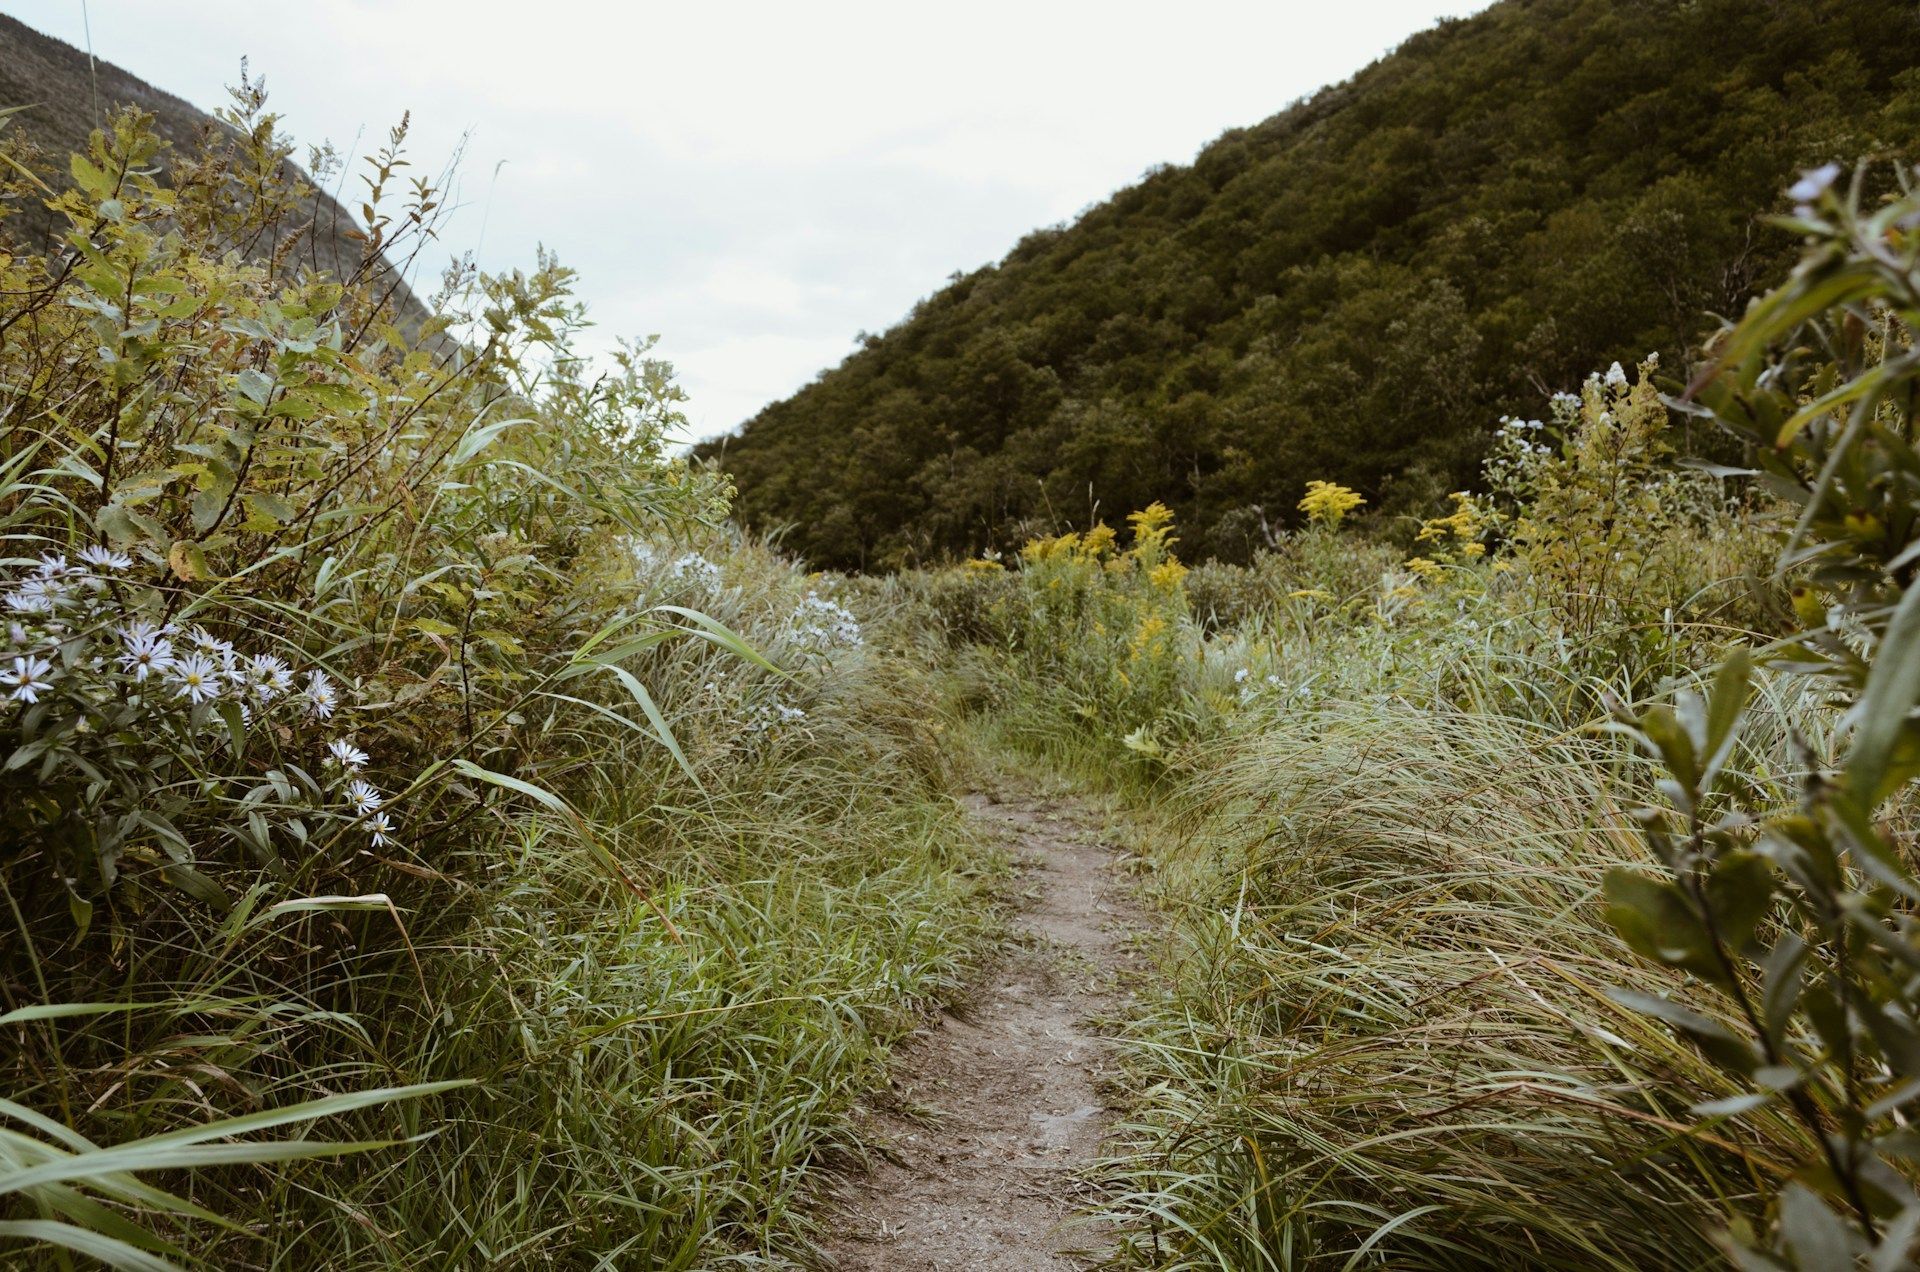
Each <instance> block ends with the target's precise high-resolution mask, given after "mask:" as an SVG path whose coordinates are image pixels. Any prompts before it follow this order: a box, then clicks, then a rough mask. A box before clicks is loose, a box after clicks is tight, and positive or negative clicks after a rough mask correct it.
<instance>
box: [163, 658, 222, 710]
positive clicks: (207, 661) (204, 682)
mask: <svg viewBox="0 0 1920 1272" xmlns="http://www.w3.org/2000/svg"><path fill="white" fill-rule="evenodd" d="M167 678H168V679H169V680H171V681H172V682H173V684H174V687H175V688H176V689H177V690H178V691H179V694H180V696H181V697H182V698H185V699H186V700H187V701H188V702H190V703H192V704H193V705H194V706H196V707H197V706H199V705H200V704H201V703H203V702H212V701H213V700H214V699H215V698H218V697H219V696H220V669H219V668H218V667H216V666H214V664H213V659H211V658H209V657H207V656H206V655H205V654H188V655H187V656H186V657H185V658H180V659H176V660H175V661H174V663H173V665H172V666H171V667H169V668H168V669H167Z"/></svg>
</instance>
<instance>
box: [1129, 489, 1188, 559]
mask: <svg viewBox="0 0 1920 1272" xmlns="http://www.w3.org/2000/svg"><path fill="white" fill-rule="evenodd" d="M1127 524H1128V525H1130V526H1132V527H1133V551H1134V553H1135V555H1145V554H1146V553H1148V552H1157V551H1160V550H1162V549H1164V548H1166V547H1168V546H1170V545H1171V544H1173V543H1174V542H1175V541H1176V540H1175V538H1174V534H1173V509H1171V508H1169V507H1167V506H1166V505H1165V504H1163V503H1161V502H1160V501H1159V500H1158V499H1156V500H1154V501H1153V502H1152V503H1150V504H1148V505H1147V506H1146V507H1144V508H1142V509H1141V510H1140V511H1138V512H1130V513H1128V514H1127Z"/></svg>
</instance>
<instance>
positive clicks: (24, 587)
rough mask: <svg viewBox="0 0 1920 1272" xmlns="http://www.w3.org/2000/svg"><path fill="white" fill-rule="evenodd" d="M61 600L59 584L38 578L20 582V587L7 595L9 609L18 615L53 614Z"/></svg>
mask: <svg viewBox="0 0 1920 1272" xmlns="http://www.w3.org/2000/svg"><path fill="white" fill-rule="evenodd" d="M59 598H60V590H59V585H58V584H56V583H54V582H53V581H52V580H50V579H46V578H42V577H38V576H36V577H34V578H30V579H22V580H20V586H19V587H16V588H14V589H13V591H11V592H8V593H7V608H8V609H10V610H12V611H13V612H14V613H16V614H51V613H53V603H54V602H55V601H56V600H58V599H59Z"/></svg>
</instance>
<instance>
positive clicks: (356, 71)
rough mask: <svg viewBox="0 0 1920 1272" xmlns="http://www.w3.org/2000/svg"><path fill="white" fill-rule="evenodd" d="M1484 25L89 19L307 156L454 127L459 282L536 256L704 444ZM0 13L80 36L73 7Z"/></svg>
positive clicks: (860, 13)
mask: <svg viewBox="0 0 1920 1272" xmlns="http://www.w3.org/2000/svg"><path fill="white" fill-rule="evenodd" d="M1482 3H1483V0H1353V2H1351V3H1348V4H1344V5H1339V6H1329V5H1324V4H1312V5H1309V4H1305V3H1300V2H1299V0H1287V2H1273V0H1270V2H1268V3H1259V4H1254V3H1222V2H1219V0H1188V3H1184V4H1181V5H1179V6H1177V7H1176V6H1173V5H1167V4H1162V5H1140V6H1127V5H1123V4H1114V3H1108V4H1098V5H1095V4H1057V3H1056V4H1036V3H1033V0H1025V2H1024V3H1014V2H1009V0H978V2H976V3H969V4H966V5H958V4H955V5H947V6H940V7H938V8H936V7H933V6H927V5H906V4H899V3H897V2H893V3H884V4H881V3H858V4H855V3H834V4H824V3H823V4H813V5H796V4H792V3H790V0H789V2H784V3H763V4H744V3H732V4H721V3H711V4H687V3H676V4H661V3H621V2H617V0H598V2H594V3H587V2H585V0H547V2H546V3H544V4H539V5H528V4H525V3H524V2H514V3H508V2H507V0H466V2H462V3H447V2H434V3H426V2H423V0H411V2H408V3H377V2H375V0H310V2H309V3H305V4H301V5H298V6H294V5H279V4H263V3H260V0H169V2H168V3H166V4H156V3H153V0H91V3H90V12H89V14H88V16H89V17H90V18H91V25H92V34H93V49H94V52H95V53H96V54H97V55H98V56H100V57H102V58H104V59H106V60H108V61H112V62H116V63H118V64H119V65H121V66H123V67H125V68H127V69H128V70H130V71H132V72H133V73H134V74H136V75H139V76H141V77H142V78H144V79H147V80H149V81H151V82H152V83H154V84H155V85H157V86H159V87H161V88H164V89H166V90H168V91H170V92H173V93H176V94H178V95H179V96H182V97H185V98H187V99H188V100H189V101H192V102H194V103H195V104H197V105H199V106H201V107H203V108H205V107H211V106H214V105H216V104H218V103H219V102H220V101H221V100H222V99H223V92H222V86H223V85H224V84H225V83H227V82H229V81H231V80H232V79H234V78H235V75H236V72H237V70H238V67H239V63H240V59H241V58H242V57H243V56H245V57H249V58H250V59H251V62H252V66H253V69H254V70H255V71H256V72H262V73H265V74H266V76H267V78H268V81H269V84H270V85H271V87H272V90H273V98H274V102H275V105H276V108H277V109H279V110H280V111H282V112H283V114H284V115H285V116H286V125H287V127H288V128H289V129H290V130H291V131H292V132H293V133H294V135H295V136H296V137H298V138H300V139H301V140H303V141H317V140H321V139H323V138H325V139H331V140H333V141H334V142H335V143H337V144H338V145H339V146H341V147H342V148H343V149H347V148H349V147H350V146H351V145H352V143H353V142H354V140H355V138H356V136H358V138H359V145H358V147H357V149H358V151H359V152H360V153H363V154H364V153H365V152H366V150H368V149H369V148H370V147H371V146H372V145H373V144H374V143H376V142H378V141H379V140H381V139H382V138H383V137H384V133H385V129H386V127H387V125H388V124H389V123H391V122H392V121H393V120H395V119H397V118H398V117H399V116H400V113H401V112H402V111H404V110H407V109H411V110H412V111H413V119H414V125H415V128H414V134H413V150H414V154H415V156H416V158H417V159H418V160H419V161H420V163H421V165H422V166H423V167H426V166H431V165H433V164H437V163H438V161H439V160H440V159H441V157H442V156H444V155H446V154H448V153H450V152H451V150H452V149H453V148H454V147H455V146H456V145H457V144H458V143H459V141H460V139H461V137H462V135H463V134H464V133H468V132H469V131H470V133H471V139H470V144H469V146H468V150H467V158H466V163H465V167H464V170H463V172H462V175H461V179H460V185H459V192H460V201H461V202H462V204H463V206H462V207H461V209H460V211H459V212H458V213H457V215H456V217H455V219H454V221H453V222H452V224H451V226H450V228H449V231H448V233H447V235H446V239H445V246H446V248H447V249H448V250H449V251H463V250H470V249H473V248H475V247H476V246H480V247H481V249H482V250H481V265H482V266H483V267H484V268H506V267H510V266H514V265H524V264H526V263H527V262H529V261H530V260H531V259H532V256H533V251H534V247H535V245H536V244H539V243H545V244H546V245H547V246H549V247H551V248H554V249H555V250H557V251H558V252H559V254H560V256H561V259H562V260H564V261H566V262H567V263H568V264H570V265H573V266H574V267H575V268H577V269H578V270H579V271H580V274H581V284H582V293H583V296H584V298H585V299H586V300H587V301H588V303H589V305H590V306H591V308H592V309H593V312H594V315H595V317H596V319H597V320H598V322H599V323H600V327H599V331H600V332H602V333H604V338H605V339H607V340H609V341H610V340H611V338H612V336H613V335H615V334H624V333H631V334H645V333H648V332H659V333H661V335H662V341H661V352H662V354H663V355H664V356H666V357H668V358H670V359H672V360H674V361H675V363H676V364H677V365H678V366H679V368H680V371H681V378H682V382H683V384H684V386H685V387H686V388H687V390H688V392H689V393H690V394H691V395H692V399H693V400H692V402H691V404H690V407H691V409H690V411H689V415H690V417H691V418H692V421H693V424H694V427H695V430H696V432H698V433H700V434H702V435H708V434H712V433H717V432H721V431H723V430H725V429H727V428H730V427H732V426H733V425H735V424H737V423H739V422H740V421H741V420H742V419H744V418H746V417H747V416H749V415H751V414H752V413H753V412H754V411H756V410H757V409H759V407H760V406H761V405H763V404H765V403H766V402H768V401H771V400H773V399H776V398H779V397H783V396H785V395H786V394H788V393H790V392H792V391H793V390H794V389H796V388H798V387H799V386H800V385H802V384H804V383H806V382H807V381H808V380H810V379H811V378H812V377H813V376H814V374H816V373H817V372H818V371H819V370H820V369H821V368H822V367H824V366H827V365H830V364H832V363H835V362H837V361H839V359H840V358H841V357H843V356H844V355H845V354H846V353H847V352H849V351H850V350H851V349H852V347H853V336H854V333H855V332H856V331H860V330H870V331H877V330H883V329H885V328H886V327H888V326H890V325H892V324H893V323H894V322H895V321H897V320H898V319H899V318H901V317H902V316H903V315H904V314H905V312H906V311H907V309H908V308H910V307H911V306H912V304H913V303H914V301H916V300H918V299H919V298H921V297H923V296H925V295H927V294H928V293H930V292H932V291H933V290H935V289H936V288H938V287H939V286H940V285H941V283H942V282H944V281H945V279H946V277H947V276H948V275H949V274H951V273H952V272H953V271H955V270H961V269H972V268H974V267H976V266H979V265H982V264H985V263H987V262H989V261H991V260H994V259H997V258H998V257H999V256H1001V255H1002V254H1003V253H1004V252H1005V251H1006V250H1007V249H1008V248H1010V247H1012V245H1013V244H1014V243H1015V242H1016V241H1018V239H1019V238H1020V237H1021V235H1023V234H1025V233H1026V232H1027V231H1028V230H1031V229H1033V228H1035V227H1037V226H1040V225H1044V224H1050V223H1052V222H1055V221H1059V220H1061V219H1064V218H1067V217H1070V216H1072V215H1073V214H1074V213H1075V212H1077V211H1078V210H1080V209H1081V208H1084V207H1086V206H1087V205H1089V204H1091V203H1094V202H1097V201H1098V200H1100V199H1102V198H1104V197H1105V196H1106V195H1108V194H1110V193H1111V192H1112V191H1113V190H1115V189H1116V188H1118V187H1120V186H1122V185H1125V184H1127V183H1128V182H1130V181H1132V180H1134V179H1135V178H1137V177H1138V176H1139V175H1140V173H1141V172H1142V171H1143V170H1144V169H1146V168H1148V167H1149V166H1151V165H1153V164H1156V163H1161V162H1176V163H1177V162H1184V161H1186V160H1188V159H1190V158H1192V156H1193V154H1194V153H1195V152H1196V151H1197V150H1198V149H1199V148H1200V147H1201V146H1203V145H1205V144H1206V143H1207V142H1208V141H1210V140H1212V139H1213V138H1214V137H1215V136H1217V135H1219V134H1220V133H1221V132H1223V131H1225V130H1226V129H1228V128H1231V127H1236V126H1242V125H1247V124H1252V123H1256V122H1258V121H1259V120H1261V119H1264V118H1266V117H1267V116H1269V115H1271V114H1273V113H1274V112H1276V111H1278V110H1280V109H1281V108H1283V107H1284V106H1285V105H1286V104H1287V103H1288V102H1289V101H1291V100H1293V99H1295V98H1298V97H1300V96H1303V95H1305V94H1307V93H1309V92H1311V91H1313V90H1314V89H1315V88H1317V87H1319V86H1320V85H1322V84H1325V83H1329V82H1332V81H1335V80H1339V79H1343V78H1345V77H1346V76H1347V75H1349V74H1351V73H1352V72H1353V71H1355V70H1357V69H1359V67H1361V66H1362V65H1364V64H1365V63H1367V62H1368V61H1370V60H1372V59H1373V58H1374V57H1375V56H1377V55H1379V54H1380V53H1382V52H1384V51H1385V50H1386V49H1387V48H1388V47H1390V46H1391V45H1393V44H1395V43H1397V42H1398V41H1399V40H1401V39H1403V38H1405V37H1406V36H1407V35H1410V34H1412V33H1413V32H1415V31H1417V30H1420V29H1423V28H1424V27H1426V26H1429V25H1431V23H1432V22H1433V21H1434V20H1435V19H1436V18H1438V17H1440V16H1442V15H1446V14H1450V13H1463V12H1469V11H1472V10H1475V9H1478V8H1480V7H1482ZM0 11H3V12H6V13H8V14H11V15H12V16H15V17H17V18H19V19H21V20H22V21H24V22H26V23H28V24H29V25H32V26H35V27H37V28H39V29H41V30H43V31H47V32H49V33H50V34H53V35H55V36H58V37H59V38H61V39H65V40H67V41H69V42H70V43H73V44H76V45H82V44H83V42H84V38H85V37H84V33H83V26H82V14H81V9H80V5H79V3H78V2H77V0H0ZM501 160H505V161H506V162H505V164H504V166H501V167H500V168H499V170H498V176H497V177H495V175H494V172H495V166H496V164H498V163H499V161H501ZM483 221H484V224H485V240H484V244H482V243H481V241H480V231H481V227H482V224H483Z"/></svg>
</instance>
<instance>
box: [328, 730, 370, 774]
mask: <svg viewBox="0 0 1920 1272" xmlns="http://www.w3.org/2000/svg"><path fill="white" fill-rule="evenodd" d="M327 759H328V760H329V761H331V762H332V763H334V764H338V765H339V766H340V767H341V768H343V769H348V770H350V771H352V772H355V773H357V772H359V771H360V770H361V769H363V768H365V767H366V766H367V753H366V752H365V751H362V750H361V749H360V748H359V747H357V746H355V745H354V744H353V743H351V742H349V741H347V740H346V739H345V738H335V739H334V740H333V741H331V742H329V743H327Z"/></svg>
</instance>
